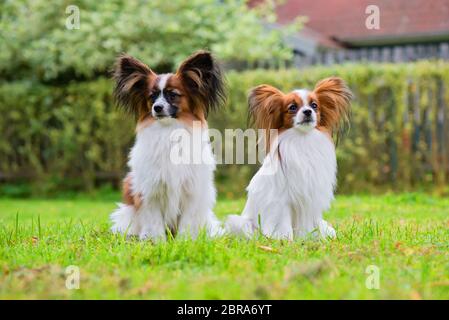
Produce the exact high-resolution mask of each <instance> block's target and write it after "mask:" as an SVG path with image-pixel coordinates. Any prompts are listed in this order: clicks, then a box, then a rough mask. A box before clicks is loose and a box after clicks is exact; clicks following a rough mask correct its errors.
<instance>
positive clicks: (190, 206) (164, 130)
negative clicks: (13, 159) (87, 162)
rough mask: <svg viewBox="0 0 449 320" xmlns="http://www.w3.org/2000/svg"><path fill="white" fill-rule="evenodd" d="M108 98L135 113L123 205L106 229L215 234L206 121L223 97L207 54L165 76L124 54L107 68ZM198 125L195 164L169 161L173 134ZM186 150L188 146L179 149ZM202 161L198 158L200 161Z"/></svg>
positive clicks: (143, 234)
mask: <svg viewBox="0 0 449 320" xmlns="http://www.w3.org/2000/svg"><path fill="white" fill-rule="evenodd" d="M114 79H115V81H116V86H115V91H114V94H115V98H116V100H117V102H118V104H119V105H121V106H122V107H123V108H125V110H127V111H129V112H130V113H133V114H135V115H136V117H137V119H138V123H137V129H136V132H137V137H136V141H135V144H134V146H133V148H132V150H131V152H130V155H129V162H128V165H129V167H130V172H129V174H128V175H127V177H126V178H125V180H124V185H123V202H124V203H122V204H119V208H118V209H117V210H116V211H115V212H113V213H112V215H111V219H112V221H113V226H112V231H113V232H120V233H126V234H127V235H135V236H138V237H139V238H140V239H146V238H149V239H152V240H164V239H166V236H167V232H171V233H172V234H183V235H190V236H192V237H196V236H197V235H198V232H199V230H200V229H201V228H204V229H205V230H206V231H207V233H208V234H209V235H211V236H216V235H220V234H222V229H221V227H220V223H219V221H218V220H217V219H216V217H215V215H214V213H213V212H212V209H213V207H214V205H215V198H216V191H215V187H214V183H213V171H214V170H215V161H214V157H213V154H212V149H211V146H210V143H209V138H208V133H207V130H208V129H207V122H206V117H207V114H208V113H209V111H210V110H213V109H216V108H217V107H219V106H220V105H222V104H223V102H224V100H225V95H224V83H223V76H222V73H221V71H220V68H219V65H218V64H217V62H216V61H215V59H214V58H213V57H212V55H211V54H210V53H209V52H206V51H199V52H197V53H195V54H193V55H192V56H190V57H189V58H188V59H187V60H185V61H184V62H183V63H182V64H181V66H180V67H179V68H178V70H177V72H176V73H174V74H172V73H168V74H159V75H158V74H156V73H154V72H153V71H152V70H151V69H150V68H149V67H147V66H146V65H145V64H143V63H142V62H140V61H138V60H137V59H135V58H133V57H130V56H128V55H123V56H121V57H119V59H118V60H117V63H116V67H115V73H114ZM194 123H200V124H201V134H202V135H204V137H205V138H204V139H202V146H201V147H202V150H203V155H204V154H205V155H206V158H208V161H204V162H202V163H195V164H193V163H177V162H173V161H171V158H170V156H171V153H172V151H173V150H172V149H173V147H174V143H175V142H174V141H173V139H171V135H172V134H173V132H174V131H176V130H178V129H185V130H186V132H189V133H191V132H192V128H193V125H194ZM186 147H188V146H186ZM203 159H204V157H203Z"/></svg>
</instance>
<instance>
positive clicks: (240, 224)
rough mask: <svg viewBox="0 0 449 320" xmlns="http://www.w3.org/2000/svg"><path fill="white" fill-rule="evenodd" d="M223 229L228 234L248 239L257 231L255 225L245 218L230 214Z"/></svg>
mask: <svg viewBox="0 0 449 320" xmlns="http://www.w3.org/2000/svg"><path fill="white" fill-rule="evenodd" d="M225 229H226V231H227V232H229V233H230V234H233V235H236V236H244V237H247V238H250V237H251V236H252V235H253V234H254V231H256V230H257V225H256V223H255V222H254V221H252V220H251V219H249V218H247V217H244V216H239V215H235V214H232V215H230V216H228V218H227V219H226V223H225Z"/></svg>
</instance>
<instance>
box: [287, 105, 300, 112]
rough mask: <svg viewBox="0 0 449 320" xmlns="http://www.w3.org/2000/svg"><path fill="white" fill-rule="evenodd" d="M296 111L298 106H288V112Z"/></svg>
mask: <svg viewBox="0 0 449 320" xmlns="http://www.w3.org/2000/svg"><path fill="white" fill-rule="evenodd" d="M297 110H298V106H297V105H296V104H294V103H292V104H291V105H289V106H288V112H290V113H293V112H296V111H297Z"/></svg>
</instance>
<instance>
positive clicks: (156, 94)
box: [150, 91, 159, 102]
mask: <svg viewBox="0 0 449 320" xmlns="http://www.w3.org/2000/svg"><path fill="white" fill-rule="evenodd" d="M157 97H159V91H154V92H152V93H151V94H150V99H151V100H152V101H153V102H154V101H155V100H156V99H157Z"/></svg>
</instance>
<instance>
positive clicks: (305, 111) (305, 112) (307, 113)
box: [302, 109, 312, 117]
mask: <svg viewBox="0 0 449 320" xmlns="http://www.w3.org/2000/svg"><path fill="white" fill-rule="evenodd" d="M302 113H304V115H305V116H307V117H310V116H311V115H312V110H310V109H306V110H304V111H303V112H302Z"/></svg>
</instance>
